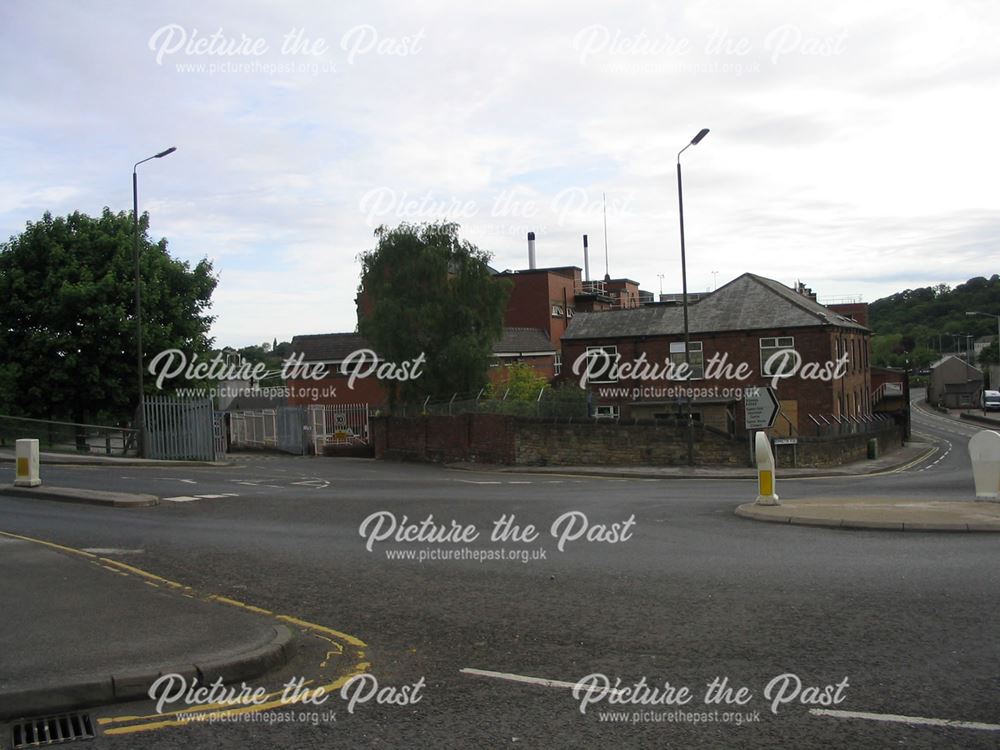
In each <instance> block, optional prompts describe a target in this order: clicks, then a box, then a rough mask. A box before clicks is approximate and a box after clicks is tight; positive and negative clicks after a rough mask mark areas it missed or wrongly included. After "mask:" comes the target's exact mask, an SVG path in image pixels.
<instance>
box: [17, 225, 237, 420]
mask: <svg viewBox="0 0 1000 750" xmlns="http://www.w3.org/2000/svg"><path fill="white" fill-rule="evenodd" d="M139 224H140V232H141V234H140V243H139V247H140V273H141V278H142V286H141V290H142V321H143V326H142V338H143V350H144V352H146V353H148V356H146V358H145V359H146V362H148V361H149V359H150V358H151V356H154V355H155V354H156V353H158V352H160V351H162V350H164V349H180V350H181V351H183V352H185V353H186V354H187V355H188V356H189V357H190V355H192V354H195V353H203V352H205V351H207V350H208V347H209V345H210V343H211V342H210V340H209V338H208V330H209V326H210V325H211V323H212V320H213V318H212V317H210V316H209V315H207V314H206V311H207V310H208V307H209V305H210V300H211V296H212V292H213V290H214V289H215V285H216V283H217V281H216V279H215V277H214V276H213V275H212V265H211V263H209V262H208V260H202V261H201V262H199V263H198V264H197V265H196V266H195V267H194V268H191V267H190V265H189V264H188V263H185V262H181V261H179V260H175V259H173V258H171V257H170V255H169V254H168V253H167V241H166V240H165V239H161V240H159V241H158V242H156V243H154V242H152V241H151V239H150V238H149V237H148V236H147V228H148V224H149V219H148V216H147V215H145V214H144V215H143V216H142V217H140V222H139ZM134 231H135V230H134V224H133V219H132V214H131V213H130V212H129V213H125V212H121V213H117V214H116V213H112V212H111V210H110V209H107V208H105V209H104V212H103V213H102V214H101V216H99V217H96V218H93V217H90V216H87V215H86V214H82V213H79V212H75V213H73V214H70V215H69V216H67V217H65V218H63V217H59V218H53V217H52V215H51V214H49V213H48V212H46V213H45V214H44V216H43V217H42V219H41V221H38V222H29V223H28V225H27V227H26V228H25V230H24V232H22V233H21V234H20V235H18V236H16V237H11V239H10V240H9V241H8V242H6V243H3V244H2V245H0V357H2V361H0V370H2V371H3V372H4V373H5V374H4V375H3V376H0V391H3V390H4V389H6V390H7V391H8V393H7V405H6V406H7V409H8V410H9V412H13V413H17V414H22V415H25V416H32V417H41V418H50V419H69V420H72V421H75V422H87V421H91V420H96V419H97V418H102V419H121V418H129V417H131V415H132V413H133V410H134V408H135V406H136V403H137V401H138V394H137V392H136V386H137V383H136V379H137V374H136V336H135V317H134V310H135V303H134V295H135V281H134V274H135V261H134V237H135V234H134ZM152 381H153V379H152V378H151V377H149V376H148V375H147V377H146V387H147V390H152V389H153V388H154V387H155V386H154V385H153V383H152Z"/></svg>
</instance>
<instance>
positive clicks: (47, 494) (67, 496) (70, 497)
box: [0, 485, 160, 508]
mask: <svg viewBox="0 0 1000 750" xmlns="http://www.w3.org/2000/svg"><path fill="white" fill-rule="evenodd" d="M0 496H4V497H20V498H28V499H31V500H57V501H59V502H64V503H84V504H86V505H110V506H112V507H114V508H148V507H149V506H151V505H157V504H158V503H159V502H160V498H158V497H157V496H156V495H145V494H141V493H134V492H106V491H104V490H80V489H76V488H74V487H49V486H48V485H41V486H36V487H2V488H0Z"/></svg>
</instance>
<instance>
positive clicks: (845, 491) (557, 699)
mask: <svg viewBox="0 0 1000 750" xmlns="http://www.w3.org/2000/svg"><path fill="white" fill-rule="evenodd" d="M914 420H915V423H914V432H915V434H917V435H918V436H919V435H922V436H924V439H927V440H932V441H935V442H937V444H938V446H939V449H938V451H937V452H936V453H935V455H932V456H931V457H929V458H928V459H927V460H926V461H925V462H923V463H922V464H919V465H917V466H913V467H910V468H909V469H907V470H905V471H898V472H892V473H887V474H885V475H882V476H873V477H860V478H840V479H827V480H825V479H813V480H797V481H785V482H783V481H782V480H781V477H780V474H779V478H778V479H779V485H778V488H779V489H778V492H779V494H781V495H782V497H783V498H787V499H791V498H793V497H807V496H820V495H823V496H831V497H832V496H842V497H867V496H871V497H894V498H906V497H910V498H913V499H914V500H929V499H936V500H942V499H955V500H969V499H972V495H973V493H972V480H971V473H970V466H969V460H968V454H967V451H966V448H965V446H966V443H967V440H968V437H969V436H971V435H972V434H974V433H975V432H976V431H977V430H978V429H979V428H977V427H972V426H968V425H965V424H961V423H957V422H955V421H953V420H947V419H946V418H944V417H940V416H937V415H931V414H923V413H921V412H915V415H914ZM11 479H12V470H11V467H10V466H9V465H7V466H2V467H0V483H5V482H8V481H11ZM43 479H44V480H45V481H46V482H48V483H51V484H56V485H69V486H77V487H85V488H100V489H111V490H124V491H135V492H151V493H154V494H158V495H160V496H162V497H164V498H177V499H175V500H168V501H165V502H164V503H163V504H161V505H160V506H158V507H155V508H148V509H135V510H121V509H111V508H103V507H92V506H77V505H70V504H62V503H55V502H46V501H33V502H32V501H25V500H16V499H8V498H4V499H2V500H0V530H4V531H9V532H14V533H18V534H25V535H29V536H34V537H39V538H43V539H47V540H51V541H54V542H58V543H60V544H65V545H70V546H73V547H78V548H103V549H118V550H121V552H119V553H108V556H110V557H116V556H117V557H118V559H121V560H123V561H126V562H128V563H130V564H132V565H136V566H141V567H142V568H144V569H145V570H148V571H151V572H154V573H157V574H159V575H162V576H166V577H168V578H171V579H174V580H177V581H181V582H184V583H186V584H189V585H191V586H194V587H195V588H196V589H198V590H200V591H210V592H214V593H218V594H223V595H226V596H231V597H233V598H237V599H240V600H242V601H245V602H249V603H252V604H255V605H258V606H261V607H265V608H267V609H270V610H273V611H278V612H283V613H287V614H291V615H294V616H297V617H301V618H302V619H306V620H309V621H311V622H316V623H323V624H325V625H327V626H329V627H331V628H335V629H337V630H340V631H343V632H346V633H349V634H353V635H355V636H357V637H359V638H362V639H363V640H364V641H366V642H367V643H368V644H369V649H368V656H369V658H370V660H371V664H372V666H371V672H372V674H374V675H375V676H376V677H377V678H378V681H379V686H380V687H385V686H397V687H402V686H405V685H413V684H415V683H419V682H420V681H421V680H422V681H423V685H424V686H423V688H422V689H421V690H420V692H419V695H420V696H421V699H420V701H419V702H411V703H410V704H409V705H388V704H382V705H380V704H377V703H376V702H375V701H369V702H367V703H363V704H360V705H357V706H356V707H355V710H354V712H353V714H352V713H349V712H348V711H347V703H346V702H345V701H342V700H337V701H336V702H335V703H334V705H332V706H328V708H329V709H330V710H331V711H335V713H336V720H335V721H333V720H332V718H331V717H330V716H326V717H320V720H319V721H317V722H315V723H313V721H312V720H311V719H309V717H295V716H291V715H289V716H288V717H286V718H290V719H292V720H290V721H282V722H280V723H278V722H277V720H275V723H273V724H268V725H265V724H263V723H261V722H259V721H255V722H250V721H241V722H233V723H228V724H218V725H211V726H209V725H201V726H189V727H183V728H164V729H163V730H161V731H153V732H148V733H144V734H142V735H130V736H127V737H121V738H112V737H100V738H98V740H97V741H96V743H94V745H92V746H98V747H112V748H119V747H120V748H132V747H137V748H179V747H187V746H191V745H192V744H194V745H196V746H201V745H206V746H207V745H213V746H220V747H244V746H246V747H254V748H271V747H289V748H292V747H294V748H303V747H317V748H319V747H462V748H464V747H474V746H479V747H504V746H511V747H539V746H544V747H548V748H552V747H557V748H561V747H567V748H570V747H573V748H579V747H604V746H611V745H618V746H622V747H711V748H716V747H761V748H763V747H769V748H770V747H795V748H810V747H817V748H819V747H837V748H856V747H866V748H869V747H897V746H900V745H904V746H907V747H934V748H941V747H956V748H958V747H961V748H969V747H997V745H998V743H1000V732H998V731H995V730H991V729H988V728H985V729H984V728H964V727H956V726H941V725H938V724H936V723H935V721H930V722H926V723H919V724H913V723H911V724H906V723H898V722H892V721H887V720H885V717H886V715H902V716H908V717H924V718H926V719H929V720H950V721H961V722H978V723H985V724H990V725H1000V644H998V641H997V638H996V633H997V622H998V615H1000V574H998V564H1000V556H998V550H1000V538H998V537H996V536H994V535H988V534H933V533H893V532H880V531H842V530H828V529H818V528H809V527H796V526H783V525H775V524H761V523H755V522H752V521H748V520H743V519H740V518H737V517H736V516H734V515H733V509H734V508H735V507H736V505H737V504H739V503H741V502H747V501H748V500H752V499H753V497H754V495H755V486H754V483H753V482H750V481H715V480H622V479H618V480H615V479H596V478H587V479H583V478H579V477H571V476H539V475H517V474H509V473H503V474H497V473H486V472H483V473H470V472H457V471H448V470H446V469H443V468H440V467H434V466H420V465H401V464H385V463H375V462H372V461H364V460H352V459H347V460H333V459H308V458H290V457H289V458H285V457H270V456H267V457H250V458H246V460H242V459H241V461H240V466H238V467H232V468H186V469H136V468H127V469H126V468H107V467H100V468H82V467H51V466H45V467H43ZM376 513H383V514H386V515H385V516H384V519H389V516H388V514H392V518H394V519H395V520H396V521H397V522H398V523H403V521H402V517H403V516H404V515H405V516H407V518H408V521H409V522H410V523H419V522H421V521H424V520H425V519H426V518H427V517H428V516H429V515H432V516H433V520H434V522H435V523H439V524H443V525H444V526H445V527H450V525H451V524H452V522H453V521H454V522H455V523H456V524H457V525H459V526H463V527H464V526H468V525H472V526H474V527H475V528H476V529H477V530H478V531H479V537H478V539H476V540H475V541H472V542H469V543H433V542H413V543H406V542H396V541H392V540H391V539H390V540H385V541H373V542H372V545H371V546H372V550H371V551H369V550H368V549H366V538H363V537H362V535H361V534H360V533H359V529H360V528H361V526H362V524H363V523H364V522H365V520H366V519H367V518H369V517H370V516H371V515H372V514H376ZM567 513H572V514H576V515H574V516H573V517H572V518H571V520H572V521H573V522H579V523H581V525H582V520H583V518H584V517H585V518H586V523H587V529H588V530H589V531H590V533H591V535H592V536H593V537H594V540H592V541H587V539H586V538H585V537H584V538H579V539H576V540H570V541H567V542H566V543H565V545H564V550H563V551H560V550H559V549H557V539H556V538H554V536H553V535H552V533H551V530H552V525H553V523H554V522H555V521H556V520H557V519H559V518H560V516H563V515H564V514H567ZM511 514H513V515H514V517H515V520H514V523H516V524H518V525H519V526H521V527H522V528H523V527H524V526H526V525H527V524H534V525H535V526H536V527H537V529H538V532H539V536H538V538H537V539H535V540H533V541H531V542H518V541H515V540H507V541H491V540H490V538H489V535H490V531H491V530H492V529H493V524H494V523H495V522H496V521H498V520H500V519H501V517H503V516H505V515H506V516H508V517H509V516H510V515H511ZM630 519H633V521H632V523H629V520H630ZM386 522H387V521H386ZM374 523H375V521H370V522H369V527H368V530H369V531H370V530H371V529H372V524H374ZM563 523H564V526H563V527H560V528H557V530H556V531H557V533H558V532H561V531H564V530H566V528H567V527H566V526H565V524H568V523H570V521H567V520H564V522H563ZM615 524H618V526H617V527H615V526H614V525H615ZM382 528H383V529H384V528H385V527H384V526H383V527H382ZM615 528H617V531H618V536H619V537H627V538H625V539H624V540H621V541H618V542H616V543H613V542H610V541H599V540H597V539H599V538H604V539H608V538H611V537H613V536H614V534H613V530H614V529H615ZM572 530H574V531H575V530H578V529H577V528H575V527H574V529H572ZM460 549H467V550H469V552H467V553H464V554H472V552H471V551H473V550H478V551H480V552H482V551H484V550H485V551H489V552H491V553H493V554H499V553H500V551H501V550H505V551H507V552H511V551H513V552H514V553H515V554H521V555H527V556H528V557H529V558H530V557H532V556H533V555H534V556H540V554H541V553H540V552H539V550H544V559H529V560H528V561H527V562H523V561H521V560H484V561H477V560H472V559H425V560H423V561H421V560H419V559H390V555H397V554H399V553H402V554H408V551H409V552H412V553H413V554H414V555H416V556H419V555H420V554H421V553H423V554H424V555H425V556H432V555H441V554H443V551H446V552H448V551H455V550H460ZM39 626H40V627H44V626H45V624H44V623H40V624H39ZM293 668H294V667H293ZM463 670H480V671H482V672H495V673H505V674H509V675H518V676H523V677H531V678H544V679H547V680H553V681H562V682H566V683H570V684H572V683H575V682H576V681H577V680H580V679H581V678H583V677H584V676H586V675H591V674H602V675H606V676H607V677H608V678H609V680H610V682H611V684H612V685H614V684H615V680H616V679H619V678H620V679H621V686H622V687H625V686H628V685H631V684H633V683H635V682H637V681H639V680H641V679H643V678H645V680H646V682H647V683H648V684H650V685H653V686H657V687H659V688H663V686H664V683H665V682H669V683H670V685H671V686H674V687H680V686H686V687H688V688H689V689H690V691H691V693H692V696H693V699H692V700H691V702H690V703H688V704H686V705H684V706H681V707H677V706H664V705H662V704H661V705H633V704H629V703H627V702H624V703H622V704H621V705H612V704H611V701H610V700H609V698H608V697H605V698H604V700H602V701H595V702H594V703H592V704H590V705H588V706H586V713H582V712H581V702H580V701H579V700H575V699H574V697H573V694H572V691H571V690H570V689H568V688H566V687H562V686H558V685H539V684H533V683H530V682H524V681H519V680H513V679H501V678H497V677H495V676H489V675H483V674H477V673H470V672H468V671H465V672H463ZM787 674H793V675H795V676H796V678H797V679H798V680H801V683H802V686H803V688H802V690H801V691H799V692H798V694H797V695H794V696H793V695H792V690H791V688H793V687H794V685H795V679H793V678H791V677H788V678H787V679H786V682H787V683H788V685H789V690H788V691H786V693H785V694H784V697H785V698H788V699H789V700H788V702H787V703H782V704H780V705H776V706H774V710H772V701H773V699H774V697H775V696H776V694H777V691H778V686H774V687H772V690H771V691H770V698H771V699H768V698H767V697H766V695H765V687H766V686H767V685H768V683H769V682H771V681H772V679H774V678H776V677H778V676H780V675H787ZM716 678H719V679H720V680H721V679H724V678H725V679H727V680H728V686H730V687H732V688H734V691H733V695H734V696H735V688H738V687H741V686H745V687H746V688H748V690H749V693H750V697H749V698H748V699H747V703H746V705H735V704H733V705H725V704H721V705H706V704H705V702H704V694H705V691H706V685H707V684H708V683H709V682H711V681H712V680H714V679H716ZM595 679H596V678H595ZM845 680H846V685H844V681H845ZM838 685H843V686H842V687H840V688H839V692H838V690H837V687H836V686H838ZM811 687H812V688H816V689H814V690H810V689H808V688H811ZM824 691H825V692H824ZM617 695H619V696H620V698H621V700H622V701H624V699H625V698H626V696H625V695H622V694H617ZM823 695H826V696H834V695H837V696H838V697H839V698H841V701H840V702H839V703H838V704H837V705H832V706H822V705H817V704H804V703H803V702H802V699H803V698H817V699H818V698H819V697H821V696H823ZM822 708H830V709H835V710H837V711H845V712H851V713H850V714H849V715H846V716H844V715H838V716H827V715H817V714H816V713H811V712H810V709H822ZM113 710H114V709H108V710H107V711H105V713H109V712H113ZM678 711H681V712H683V715H680V716H679V715H678V714H677V712H678ZM612 712H613V713H612ZM619 712H623V713H621V714H619ZM95 713H97V714H100V713H101V712H100V711H97V712H95ZM272 713H276V712H272ZM859 713H870V714H878V715H880V716H881V719H880V720H875V719H873V718H859V717H855V714H859ZM737 714H738V716H737ZM302 718H305V719H306V720H299V719H302ZM315 718H316V717H312V719H315ZM671 718H672V720H671ZM695 718H697V719H699V721H697V722H696V721H694V719H695Z"/></svg>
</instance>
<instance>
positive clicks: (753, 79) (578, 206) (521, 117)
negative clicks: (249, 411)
mask: <svg viewBox="0 0 1000 750" xmlns="http://www.w3.org/2000/svg"><path fill="white" fill-rule="evenodd" d="M998 38H1000V6H998V5H997V4H995V3H993V2H975V1H973V0H969V1H967V2H963V3H953V2H899V3H893V2H881V1H880V2H871V1H870V0H865V1H864V2H837V3H826V2H824V3H819V2H811V3H805V2H800V1H794V2H793V1H791V0H789V1H788V2H747V3H736V2H686V3H685V2H670V3H667V2H662V3H657V2H635V3H608V2H589V1H586V0H584V1H579V2H572V3H570V2H566V3H563V4H554V3H548V4H545V3H535V2H517V1H516V0H515V1H513V2H506V3H503V4H502V5H495V6H494V5H490V6H487V5H485V4H476V3H465V2H433V1H431V2H422V3H402V2H398V3H395V4H388V3H346V2H315V1H314V2H301V1H300V2H285V3H282V4H281V6H280V7H278V6H277V5H276V4H269V5H264V4H262V3H250V2H245V1H244V0H241V1H240V2H213V3H203V2H197V3H195V2H172V3H156V4H153V3H143V4H139V3H132V2H121V3H116V2H88V3H79V2H69V1H66V2H51V1H48V0H39V1H36V2H27V1H17V0H15V1H13V2H12V1H11V0H7V2H4V3H2V4H0V81H2V86H0V104H2V106H0V110H2V112H3V117H2V118H0V149H2V152H3V162H2V163H3V170H2V172H0V237H4V238H6V237H8V236H10V235H13V234H16V233H18V232H20V231H21V230H22V229H23V228H24V225H25V222H27V221H31V220H35V219H37V218H39V217H40V216H41V214H42V213H43V212H44V211H46V210H48V211H51V212H53V213H54V214H66V213H69V212H71V211H74V210H81V211H84V212H86V213H92V214H96V213H99V212H100V210H101V209H102V207H104V206H109V207H111V208H112V209H114V210H129V209H130V208H131V199H132V196H131V176H130V172H131V168H132V164H133V162H135V161H138V160H139V159H142V158H145V157H146V156H149V155H152V154H153V153H156V152H157V151H160V150H162V149H165V148H167V147H168V146H176V147H177V151H176V153H174V154H172V155H171V156H169V157H166V158H164V159H162V160H156V161H152V162H149V163H147V164H144V165H142V166H141V167H139V170H140V181H139V187H140V210H143V211H148V212H149V213H150V216H151V223H152V232H153V233H154V234H155V235H156V236H157V237H160V236H164V237H167V238H168V240H169V242H170V248H171V251H172V253H173V254H174V255H175V256H176V257H179V258H182V259H185V260H191V261H197V260H198V259H200V258H202V257H206V256H207V257H208V258H210V259H211V260H212V261H213V263H214V264H215V269H216V271H217V272H218V274H219V276H220V283H219V287H218V289H217V291H216V294H215V298H214V306H213V312H214V314H215V315H217V316H218V319H217V320H216V323H215V326H214V330H213V332H214V335H215V337H216V343H217V344H219V345H223V344H225V345H236V346H241V345H245V344H250V343H259V342H262V341H270V340H271V339H272V338H275V337H276V338H278V339H279V340H285V339H290V338H291V337H292V336H293V335H295V334H300V333H321V332H328V331H349V330H353V328H354V325H355V310H354V304H353V298H354V295H355V291H356V288H357V284H358V268H359V266H358V263H357V261H356V256H357V254H358V253H359V252H361V251H364V250H366V249H370V248H371V247H372V246H373V240H372V232H373V230H374V228H375V227H376V226H378V225H379V224H382V223H387V224H395V223H398V222H400V221H433V220H439V219H443V218H448V219H451V220H454V221H457V222H459V223H460V224H461V225H462V228H463V229H462V232H463V235H464V236H465V237H466V238H468V239H469V240H471V241H472V242H474V243H476V244H477V245H478V246H480V247H481V248H483V249H485V250H489V251H490V252H492V253H493V254H494V265H495V266H496V267H497V268H500V269H507V268H510V269H517V268H523V267H525V266H526V265H527V260H526V258H527V252H526V243H525V239H524V238H525V234H526V232H527V231H529V230H533V231H535V232H536V234H537V235H538V259H539V265H569V264H575V265H580V266H582V265H583V256H582V243H581V235H582V234H584V233H586V234H589V236H590V244H591V272H592V275H595V276H600V275H603V274H604V270H605V268H604V257H603V256H604V239H603V237H604V235H603V213H602V194H606V196H607V224H608V246H609V254H608V255H609V263H610V269H609V270H610V272H611V274H612V276H615V277H619V276H627V277H629V278H633V279H636V280H637V281H639V282H641V284H642V286H643V288H645V289H649V290H651V291H654V292H656V291H658V290H659V286H660V284H661V280H660V279H659V278H658V275H659V274H662V275H663V279H662V284H663V289H664V291H677V290H679V288H680V249H679V237H678V215H677V185H676V172H675V170H676V167H675V163H676V154H677V152H678V151H679V150H680V149H681V148H682V147H683V146H684V145H685V144H686V143H687V142H688V141H689V140H690V139H691V138H692V136H694V135H695V134H696V133H697V132H698V131H699V130H700V129H701V128H710V129H711V133H710V135H709V136H708V137H707V138H706V139H705V140H704V141H703V142H702V143H701V144H699V145H698V146H695V147H692V148H690V149H688V150H687V151H686V152H685V154H684V156H683V157H682V160H683V165H684V199H685V225H686V229H687V241H688V278H689V285H690V287H691V288H692V289H693V290H704V289H710V288H712V287H713V286H714V285H715V283H718V284H720V285H721V284H722V283H724V282H726V281H728V280H730V279H731V278H733V277H735V276H737V275H739V274H740V273H743V272H745V271H752V272H755V273H758V274H762V275H765V276H769V277H772V278H775V279H778V280H780V281H782V282H785V283H787V284H792V283H794V282H795V281H796V280H798V279H801V280H803V281H804V282H806V283H807V284H809V285H810V286H812V288H813V289H814V290H815V291H816V292H817V293H818V294H819V295H820V298H821V299H823V298H833V297H843V296H854V297H858V296H860V297H862V298H863V299H864V300H865V301H873V300H875V299H877V298H879V297H881V296H885V295H887V294H890V293H893V292H895V291H900V290H902V289H905V288H908V287H915V286H926V285H930V284H937V283H941V282H945V283H955V282H961V281H964V280H965V279H967V278H969V277H971V276H978V275H989V274H992V273H995V272H997V271H998V270H1000V269H998V268H997V266H998V262H997V261H998V260H1000V239H998V238H1000V214H998V211H997V196H998V195H1000V191H998V188H997V175H998V174H1000V148H998V145H997V133H998V113H1000V109H998V102H1000V45H997V43H996V40H997V39H998Z"/></svg>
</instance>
